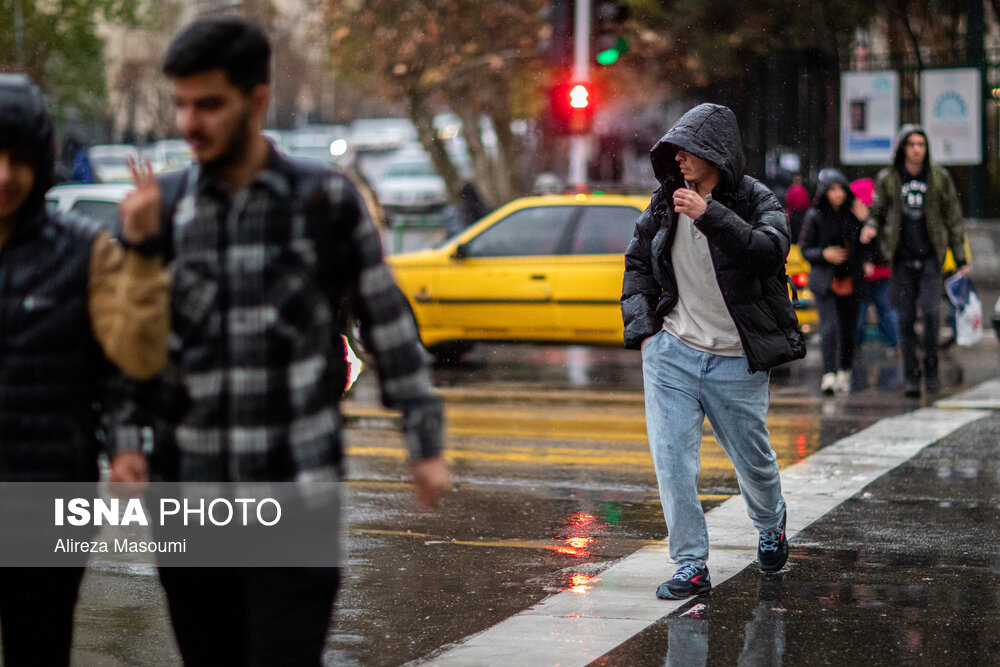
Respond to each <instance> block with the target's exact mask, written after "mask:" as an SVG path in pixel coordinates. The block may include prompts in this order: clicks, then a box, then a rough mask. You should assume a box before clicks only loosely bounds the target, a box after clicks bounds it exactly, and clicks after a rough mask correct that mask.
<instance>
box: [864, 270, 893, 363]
mask: <svg viewBox="0 0 1000 667" xmlns="http://www.w3.org/2000/svg"><path fill="white" fill-rule="evenodd" d="M891 293H892V285H891V283H890V282H889V279H888V278H879V279H878V280H869V281H868V283H867V285H866V286H865V289H864V290H862V293H861V298H860V299H859V300H858V324H857V332H856V336H855V338H856V340H857V341H858V344H859V345H860V344H862V343H864V342H865V324H866V322H867V320H868V305H869V304H875V315H876V317H877V319H878V330H879V334H880V335H881V336H882V344H883V345H885V346H886V347H896V346H897V345H899V316H898V315H897V314H896V309H895V308H894V307H893V305H892V297H891Z"/></svg>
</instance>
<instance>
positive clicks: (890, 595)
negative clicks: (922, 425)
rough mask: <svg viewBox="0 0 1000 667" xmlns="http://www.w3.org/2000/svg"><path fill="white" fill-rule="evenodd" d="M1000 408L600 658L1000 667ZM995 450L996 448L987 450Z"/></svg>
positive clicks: (692, 665) (693, 664) (694, 663)
mask: <svg viewBox="0 0 1000 667" xmlns="http://www.w3.org/2000/svg"><path fill="white" fill-rule="evenodd" d="M998 442H1000V415H996V414H994V415H993V416H991V417H988V418H986V419H984V420H982V421H979V422H975V423H973V424H970V425H968V426H966V427H964V428H963V429H960V430H959V431H957V432H955V433H954V434H952V435H950V436H948V437H946V438H944V439H943V440H942V441H940V442H938V443H936V444H934V445H932V446H930V447H928V448H927V449H925V450H924V451H923V452H921V453H920V454H918V455H917V456H916V457H914V458H913V459H912V460H910V461H909V462H907V463H905V464H903V465H902V466H900V467H899V468H897V469H896V470H893V471H892V472H890V473H888V474H887V475H885V476H883V477H882V478H880V479H878V480H876V481H875V482H873V483H872V484H870V485H868V486H867V487H866V488H865V490H864V491H863V492H862V493H861V494H859V495H857V496H855V497H854V498H852V499H850V500H849V501H847V502H845V503H843V504H842V505H840V506H839V507H837V508H836V509H835V510H833V511H832V512H830V513H829V514H827V515H826V516H825V517H824V518H823V519H822V520H821V521H819V522H817V523H816V524H813V525H812V526H810V527H808V528H806V529H805V530H804V531H802V532H800V533H799V534H798V536H797V537H796V538H795V540H794V541H793V546H792V549H791V554H790V557H789V564H788V566H787V567H786V568H785V570H783V571H782V573H780V574H779V575H776V576H769V577H765V576H762V575H760V574H758V573H757V572H756V568H753V567H750V568H747V569H746V570H744V571H743V572H742V573H741V574H740V575H739V576H737V577H735V578H733V579H730V580H728V581H726V582H725V583H724V584H722V585H721V586H719V587H717V588H716V589H715V590H713V591H712V592H711V593H710V594H709V595H707V596H701V597H699V598H697V599H695V600H692V601H691V602H690V603H689V604H688V605H687V607H686V608H685V609H683V610H681V612H680V613H679V614H677V615H675V616H672V617H669V618H666V619H663V620H661V621H659V622H657V623H656V624H654V625H652V626H651V627H649V628H648V629H647V630H646V631H644V632H642V633H640V634H639V635H637V636H636V637H634V638H633V639H632V640H630V641H628V642H626V643H625V644H623V645H621V646H619V647H618V648H616V649H615V650H613V651H611V652H610V653H608V654H607V655H605V656H603V657H602V658H601V659H599V660H596V661H595V662H594V663H593V665H607V666H611V665H629V666H635V667H641V666H643V665H650V666H652V665H685V666H689V667H700V666H702V665H761V666H763V665H769V666H770V665H781V664H786V665H899V664H904V665H917V664H919V665H929V664H934V665H996V664H998V663H1000V553H998V549H1000V532H998V531H1000V451H998V449H997V446H996V445H997V443H998ZM984 450H985V451H984Z"/></svg>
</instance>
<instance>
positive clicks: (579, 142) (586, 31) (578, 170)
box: [569, 0, 591, 188]
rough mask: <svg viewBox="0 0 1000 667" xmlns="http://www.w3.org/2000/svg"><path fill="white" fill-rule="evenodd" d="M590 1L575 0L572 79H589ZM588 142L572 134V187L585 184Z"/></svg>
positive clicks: (570, 164)
mask: <svg viewBox="0 0 1000 667" xmlns="http://www.w3.org/2000/svg"><path fill="white" fill-rule="evenodd" d="M590 1H591V0H576V7H575V12H574V21H573V38H574V45H573V80H574V81H588V80H589V79H590ZM589 146H590V142H589V140H588V137H587V136H586V135H573V136H572V137H571V138H570V145H569V182H570V185H572V186H573V187H578V188H582V187H586V185H587V158H588V155H587V153H588V150H587V149H588V147H589Z"/></svg>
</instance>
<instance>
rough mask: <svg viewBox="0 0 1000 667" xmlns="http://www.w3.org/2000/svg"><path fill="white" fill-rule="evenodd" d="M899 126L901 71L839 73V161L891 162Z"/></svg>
mask: <svg viewBox="0 0 1000 667" xmlns="http://www.w3.org/2000/svg"><path fill="white" fill-rule="evenodd" d="M898 128H899V75H898V74H897V73H896V72H892V71H884V72H844V73H842V74H841V77H840V161H841V163H842V164H888V163H889V162H891V161H892V141H893V139H894V138H895V135H896V130H897V129H898Z"/></svg>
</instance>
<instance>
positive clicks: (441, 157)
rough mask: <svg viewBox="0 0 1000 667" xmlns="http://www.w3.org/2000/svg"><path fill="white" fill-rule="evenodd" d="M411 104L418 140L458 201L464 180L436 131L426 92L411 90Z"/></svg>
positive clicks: (454, 198)
mask: <svg viewBox="0 0 1000 667" xmlns="http://www.w3.org/2000/svg"><path fill="white" fill-rule="evenodd" d="M407 98H408V102H409V116H410V120H411V121H412V122H413V125H414V126H415V127H416V128H417V138H418V139H419V140H420V144H421V145H422V146H423V147H424V150H426V151H427V152H428V154H430V156H431V162H432V163H433V165H434V170H435V171H436V172H437V173H438V175H439V176H441V178H442V179H443V180H444V183H445V187H446V188H447V189H448V195H449V198H450V199H451V200H452V201H458V196H459V192H460V191H461V189H462V178H461V176H459V173H458V170H456V169H455V165H454V164H452V162H451V158H450V157H449V156H448V151H447V150H445V147H444V142H442V141H441V138H440V137H439V136H438V134H437V132H436V131H435V130H434V114H433V113H431V109H430V106H429V105H428V104H427V98H426V97H425V95H424V92H423V91H422V90H420V89H419V88H418V87H416V86H413V87H411V88H410V91H409V94H408V95H407Z"/></svg>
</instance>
